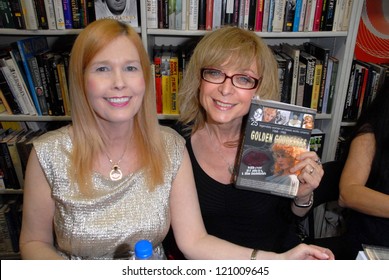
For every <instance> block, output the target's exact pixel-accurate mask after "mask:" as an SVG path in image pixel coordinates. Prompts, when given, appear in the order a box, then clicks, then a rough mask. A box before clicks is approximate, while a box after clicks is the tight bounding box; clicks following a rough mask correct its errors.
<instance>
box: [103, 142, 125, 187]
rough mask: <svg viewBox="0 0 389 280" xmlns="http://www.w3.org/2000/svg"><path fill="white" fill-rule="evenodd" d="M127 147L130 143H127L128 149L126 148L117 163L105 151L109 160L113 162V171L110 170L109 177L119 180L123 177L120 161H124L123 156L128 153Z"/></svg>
mask: <svg viewBox="0 0 389 280" xmlns="http://www.w3.org/2000/svg"><path fill="white" fill-rule="evenodd" d="M127 147H128V144H127V145H126V149H125V150H124V152H123V154H122V156H121V157H120V159H119V160H118V161H117V163H114V162H113V160H112V159H110V158H109V156H108V154H107V153H105V155H106V156H107V158H108V160H109V162H110V163H111V165H112V167H111V172H109V178H111V180H112V181H119V180H120V179H122V177H123V173H122V171H121V170H120V166H119V163H120V162H121V161H122V159H123V157H124V154H125V153H126V151H127Z"/></svg>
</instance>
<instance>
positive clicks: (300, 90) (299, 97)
mask: <svg viewBox="0 0 389 280" xmlns="http://www.w3.org/2000/svg"><path fill="white" fill-rule="evenodd" d="M306 73H307V65H306V64H304V63H302V62H299V74H298V85H297V92H296V105H298V106H303V101H304V89H305V79H306Z"/></svg>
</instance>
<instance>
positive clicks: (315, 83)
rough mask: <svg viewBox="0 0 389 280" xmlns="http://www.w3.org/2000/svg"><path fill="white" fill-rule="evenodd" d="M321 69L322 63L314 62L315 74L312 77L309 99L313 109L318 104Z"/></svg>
mask: <svg viewBox="0 0 389 280" xmlns="http://www.w3.org/2000/svg"><path fill="white" fill-rule="evenodd" d="M322 71H323V64H321V63H320V64H319V63H316V66H315V76H314V78H313V87H312V99H311V108H312V109H315V110H317V106H318V104H319V95H320V88H321V87H320V83H321V74H322Z"/></svg>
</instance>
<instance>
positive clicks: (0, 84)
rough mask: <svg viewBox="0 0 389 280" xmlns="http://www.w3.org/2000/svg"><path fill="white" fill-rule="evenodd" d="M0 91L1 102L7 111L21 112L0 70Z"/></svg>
mask: <svg viewBox="0 0 389 280" xmlns="http://www.w3.org/2000/svg"><path fill="white" fill-rule="evenodd" d="M0 91H1V93H0V98H1V100H2V101H3V104H4V106H5V107H6V109H7V111H8V113H9V114H11V115H17V114H21V113H22V111H21V109H20V107H19V104H18V102H17V101H16V99H15V97H14V95H13V93H12V91H11V88H10V86H9V85H8V83H7V80H6V78H5V76H4V74H3V71H0Z"/></svg>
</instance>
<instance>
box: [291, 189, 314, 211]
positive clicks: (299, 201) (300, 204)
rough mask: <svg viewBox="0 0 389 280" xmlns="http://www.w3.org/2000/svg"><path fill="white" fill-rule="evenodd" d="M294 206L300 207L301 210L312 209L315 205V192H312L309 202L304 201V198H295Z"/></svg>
mask: <svg viewBox="0 0 389 280" xmlns="http://www.w3.org/2000/svg"><path fill="white" fill-rule="evenodd" d="M293 204H294V205H295V206H296V207H299V208H308V207H311V206H312V204H313V192H311V194H310V196H309V199H308V200H305V199H302V198H298V197H296V198H294V199H293Z"/></svg>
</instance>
